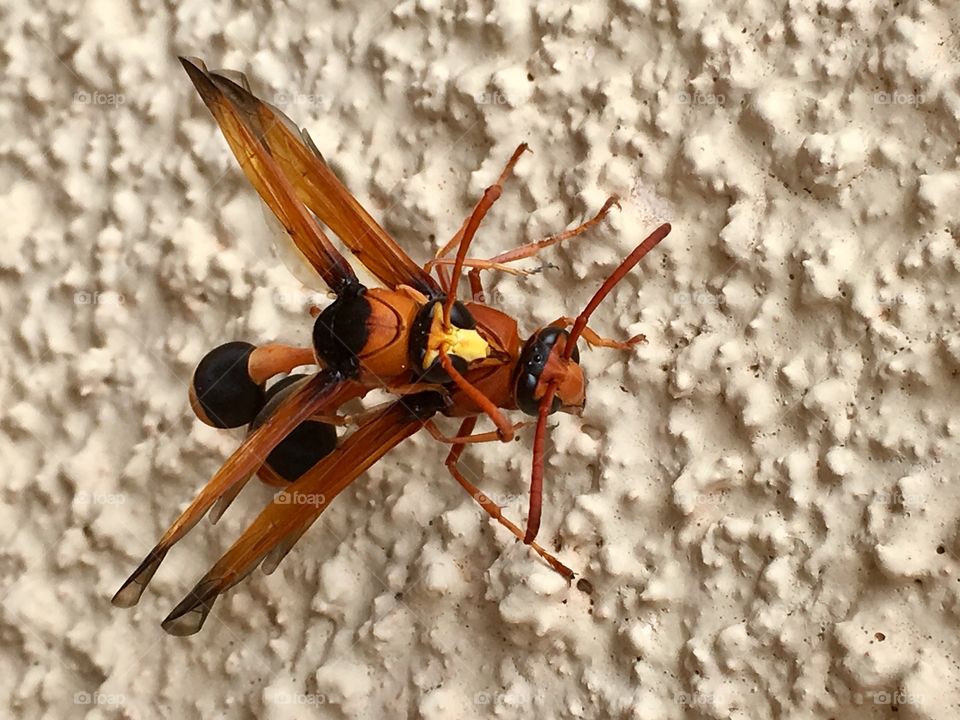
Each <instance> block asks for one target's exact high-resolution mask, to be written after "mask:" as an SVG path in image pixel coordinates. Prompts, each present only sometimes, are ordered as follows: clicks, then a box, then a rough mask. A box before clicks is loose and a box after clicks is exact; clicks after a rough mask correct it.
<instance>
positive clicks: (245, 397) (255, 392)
mask: <svg viewBox="0 0 960 720" xmlns="http://www.w3.org/2000/svg"><path fill="white" fill-rule="evenodd" d="M254 350H256V347H255V346H253V345H251V344H250V343H245V342H239V341H237V342H228V343H225V344H224V345H220V346H219V347H215V348H214V349H213V350H211V351H210V352H208V353H207V354H206V355H204V356H203V359H202V360H200V363H199V364H198V365H197V369H196V370H195V371H194V373H193V381H192V382H191V383H190V406H191V407H192V408H193V411H194V413H195V414H196V416H197V417H198V418H199V419H200V421H201V422H203V423H205V424H207V425H210V426H211V427H215V428H236V427H241V426H243V425H246V424H247V423H249V422H250V421H252V420H253V418H255V417H256V416H257V413H258V412H260V410H261V409H263V405H264V403H265V402H266V400H265V396H264V390H263V387H262V386H261V385H257V383H255V382H254V381H253V380H252V379H251V378H250V371H249V361H250V354H251V353H252V352H253V351H254Z"/></svg>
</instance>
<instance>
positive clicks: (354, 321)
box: [313, 286, 370, 374]
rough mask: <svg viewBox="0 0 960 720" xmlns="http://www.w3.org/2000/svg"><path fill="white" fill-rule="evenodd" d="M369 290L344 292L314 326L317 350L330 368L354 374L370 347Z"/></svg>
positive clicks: (314, 341) (361, 288) (315, 350)
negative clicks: (368, 324) (364, 353)
mask: <svg viewBox="0 0 960 720" xmlns="http://www.w3.org/2000/svg"><path fill="white" fill-rule="evenodd" d="M366 294H367V293H366V288H364V287H362V286H357V287H356V289H351V290H347V291H344V292H342V293H341V294H340V296H339V297H338V298H337V299H336V300H335V301H334V302H332V303H331V304H330V305H328V306H327V307H326V308H325V309H324V310H323V312H321V313H320V314H319V315H318V316H317V319H316V320H315V321H314V323H313V349H314V352H316V354H317V358H318V359H319V360H320V361H321V362H322V363H323V364H324V365H326V366H327V367H329V368H331V369H334V370H340V371H342V372H346V373H349V374H353V373H354V372H355V371H356V370H357V368H358V367H359V364H360V360H359V358H360V355H361V353H362V352H363V348H364V346H365V345H366V343H367V335H368V331H367V321H368V319H369V318H370V302H369V301H368V300H367V297H366Z"/></svg>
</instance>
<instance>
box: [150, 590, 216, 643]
mask: <svg viewBox="0 0 960 720" xmlns="http://www.w3.org/2000/svg"><path fill="white" fill-rule="evenodd" d="M219 594H220V583H219V582H218V581H216V580H205V581H200V582H199V583H197V586H196V587H195V588H194V589H193V590H191V591H190V592H189V593H188V594H187V596H186V597H185V598H184V599H183V600H181V601H180V603H179V604H178V605H177V606H176V607H175V608H174V609H173V610H171V611H170V614H169V615H167V617H165V618H164V620H163V622H162V623H161V627H163V629H164V630H165V631H166V632H168V633H169V634H171V635H176V636H178V637H183V636H186V635H193V634H195V633H197V632H199V631H200V628H202V627H203V623H204V622H205V621H206V619H207V615H209V614H210V610H211V609H212V608H213V603H214V602H215V601H216V599H217V596H218V595H219Z"/></svg>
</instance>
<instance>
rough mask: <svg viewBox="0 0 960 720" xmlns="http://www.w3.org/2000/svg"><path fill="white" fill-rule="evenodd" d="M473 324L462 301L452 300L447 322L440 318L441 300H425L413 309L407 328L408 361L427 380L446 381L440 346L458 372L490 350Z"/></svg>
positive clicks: (441, 313)
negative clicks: (408, 341) (420, 306)
mask: <svg viewBox="0 0 960 720" xmlns="http://www.w3.org/2000/svg"><path fill="white" fill-rule="evenodd" d="M476 327H477V323H476V321H475V320H474V319H473V315H471V314H470V311H469V310H467V307H466V306H465V305H464V304H463V303H461V302H459V301H457V302H454V303H453V306H452V307H451V309H450V323H449V324H447V323H445V322H444V318H443V300H442V299H438V300H433V301H431V302H428V303H427V304H426V305H424V306H423V307H422V308H421V309H420V311H419V312H418V313H417V317H416V319H415V320H414V323H413V327H412V328H411V331H410V361H411V363H412V365H413V369H414V372H415V373H417V374H418V376H419V378H420V379H421V380H424V381H427V382H437V383H442V382H448V381H449V380H450V376H449V375H448V374H447V371H446V370H444V368H443V366H442V365H441V362H440V351H441V350H443V351H444V352H445V353H446V354H447V355H448V356H449V357H450V361H451V362H452V364H453V367H454V368H455V369H456V371H457V372H459V373H463V372H466V370H467V366H468V365H469V364H470V363H471V362H475V361H477V360H483V359H484V358H485V357H487V356H488V355H489V354H490V345H489V344H488V343H487V341H486V340H484V339H483V336H482V335H480V333H479V332H477V330H476Z"/></svg>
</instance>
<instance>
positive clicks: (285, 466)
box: [250, 375, 337, 482]
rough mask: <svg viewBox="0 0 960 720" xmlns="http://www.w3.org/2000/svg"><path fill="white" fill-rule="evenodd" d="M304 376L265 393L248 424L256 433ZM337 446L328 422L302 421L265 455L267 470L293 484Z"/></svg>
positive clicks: (280, 383) (290, 376) (273, 387)
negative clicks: (264, 399) (251, 420)
mask: <svg viewBox="0 0 960 720" xmlns="http://www.w3.org/2000/svg"><path fill="white" fill-rule="evenodd" d="M306 377H307V376H306V375H288V376H287V377H285V378H283V379H282V380H279V381H277V382H275V383H274V384H273V385H271V386H270V388H269V389H268V390H267V394H266V398H267V399H266V404H265V405H264V407H263V409H262V410H261V411H260V413H259V414H258V415H257V416H256V418H254V420H253V422H252V423H250V430H251V431H253V430H256V429H257V428H258V427H260V426H261V425H263V423H265V422H266V421H267V419H269V417H270V416H271V415H272V414H273V413H274V412H275V411H276V409H277V407H278V406H279V405H280V403H282V402H283V401H284V400H285V399H286V398H287V397H289V396H290V393H292V392H294V391H295V389H296V386H297V385H298V384H299V383H300V382H301V381H303V380H305V379H306ZM336 447H337V430H336V428H335V427H334V426H333V425H330V424H329V423H324V422H319V421H316V420H305V421H304V422H302V423H300V425H298V426H297V427H296V428H294V429H293V431H291V432H290V434H289V435H287V436H286V437H285V438H284V439H283V440H281V441H280V443H279V444H278V445H277V446H276V447H275V448H274V449H273V450H272V451H271V452H270V454H269V455H267V461H266V462H265V463H264V465H265V467H266V468H267V470H269V471H270V472H271V473H272V474H273V475H275V476H277V477H279V478H280V479H281V480H284V481H286V482H293V481H294V480H296V479H297V478H299V477H300V476H301V475H303V474H304V473H305V472H307V471H308V470H309V469H310V468H312V467H313V466H314V465H316V464H317V463H318V462H320V461H321V460H322V459H323V458H325V457H326V456H327V455H329V454H330V453H331V452H333V450H334V448H336Z"/></svg>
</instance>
